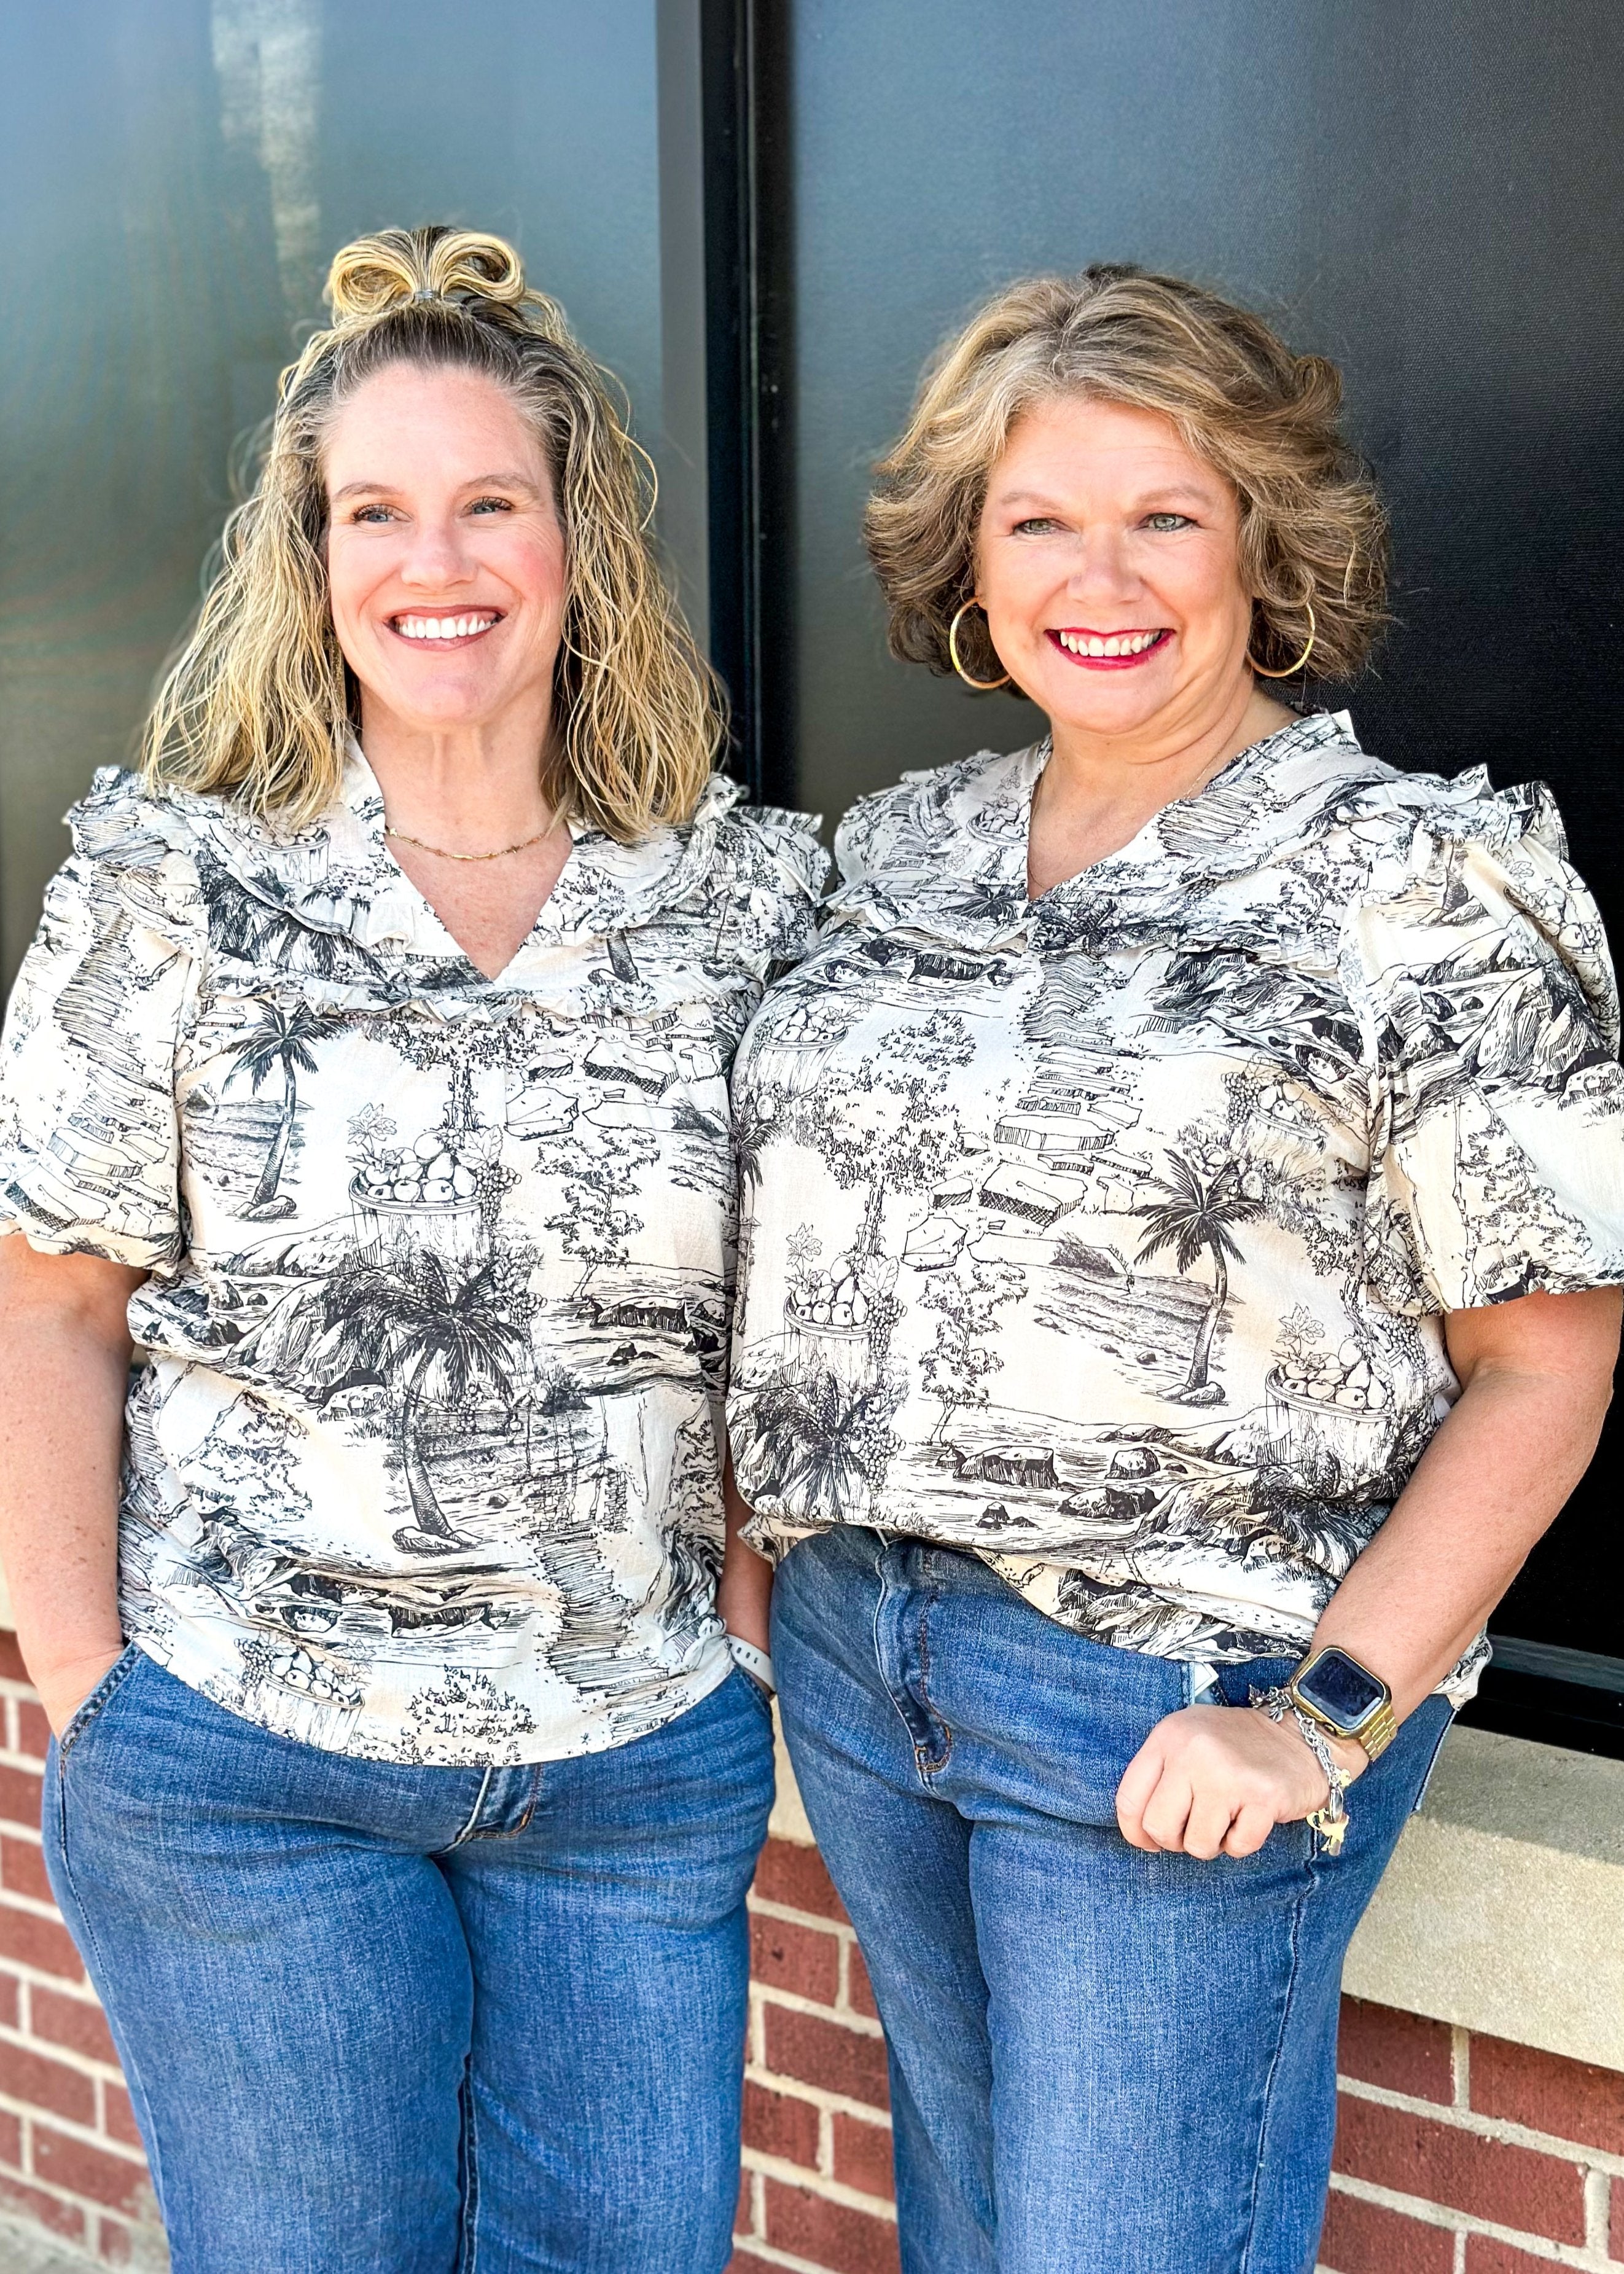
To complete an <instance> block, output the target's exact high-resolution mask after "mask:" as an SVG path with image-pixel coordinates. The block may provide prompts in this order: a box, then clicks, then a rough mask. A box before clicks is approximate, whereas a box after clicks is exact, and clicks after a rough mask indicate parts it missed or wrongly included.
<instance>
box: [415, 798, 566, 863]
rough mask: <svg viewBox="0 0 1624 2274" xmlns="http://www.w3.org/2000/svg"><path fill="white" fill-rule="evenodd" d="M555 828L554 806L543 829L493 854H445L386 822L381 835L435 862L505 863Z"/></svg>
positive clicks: (556, 815) (550, 833) (548, 834)
mask: <svg viewBox="0 0 1624 2274" xmlns="http://www.w3.org/2000/svg"><path fill="white" fill-rule="evenodd" d="M557 826H558V808H557V807H556V806H554V807H553V810H552V812H551V813H550V814H549V815H548V816H547V822H546V826H545V829H538V831H537V832H536V834H535V835H534V837H522V838H521V839H520V840H519V842H518V843H517V844H516V845H499V846H498V847H497V848H496V850H495V852H494V853H451V852H447V849H446V847H444V846H443V845H431V844H429V843H428V842H427V840H425V839H424V838H421V837H409V836H408V835H407V833H406V832H405V831H404V830H403V829H391V828H390V826H389V825H388V823H387V821H386V822H385V824H384V825H383V833H384V835H385V836H386V837H393V838H394V839H395V841H396V843H397V844H401V845H415V846H416V847H417V850H418V852H419V853H432V854H433V855H434V857H435V859H436V860H437V861H505V860H506V859H507V858H508V855H509V854H510V853H528V852H529V851H530V847H531V846H532V845H539V844H540V843H541V841H542V840H543V838H545V837H551V836H552V834H553V831H554V829H556V828H557Z"/></svg>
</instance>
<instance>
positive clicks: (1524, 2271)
mask: <svg viewBox="0 0 1624 2274" xmlns="http://www.w3.org/2000/svg"><path fill="white" fill-rule="evenodd" d="M1552 2266H1553V2261H1552V2260H1551V2259H1549V2258H1531V2257H1530V2255H1529V2254H1528V2252H1527V2251H1526V2250H1515V2249H1514V2248H1512V2246H1511V2244H1510V2243H1508V2242H1495V2241H1494V2240H1492V2238H1491V2237H1490V2236H1488V2235H1486V2234H1469V2235H1468V2236H1467V2238H1466V2274H1552Z"/></svg>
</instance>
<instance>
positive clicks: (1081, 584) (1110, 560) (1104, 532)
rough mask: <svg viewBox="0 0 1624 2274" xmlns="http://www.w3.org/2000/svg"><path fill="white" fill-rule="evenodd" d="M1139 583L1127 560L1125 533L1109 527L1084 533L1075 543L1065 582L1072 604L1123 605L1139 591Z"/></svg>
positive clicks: (1096, 528) (1098, 525) (1100, 527)
mask: <svg viewBox="0 0 1624 2274" xmlns="http://www.w3.org/2000/svg"><path fill="white" fill-rule="evenodd" d="M1138 590H1139V576H1138V575H1137V573H1136V572H1135V570H1134V568H1133V565H1132V561H1130V559H1129V556H1128V546H1127V540H1126V536H1125V533H1124V531H1122V530H1121V529H1117V528H1114V527H1112V526H1111V525H1110V524H1109V523H1099V524H1096V526H1095V527H1094V528H1093V529H1087V530H1085V531H1083V532H1082V534H1081V536H1080V537H1079V540H1078V546H1077V551H1076V553H1075V555H1074V557H1073V560H1072V563H1071V575H1070V576H1069V577H1068V578H1067V579H1066V591H1067V592H1068V594H1069V595H1070V596H1071V599H1073V600H1111V601H1117V602H1120V601H1123V600H1125V599H1130V598H1132V595H1133V594H1134V593H1135V592H1137V591H1138Z"/></svg>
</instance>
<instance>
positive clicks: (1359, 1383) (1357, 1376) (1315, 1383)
mask: <svg viewBox="0 0 1624 2274" xmlns="http://www.w3.org/2000/svg"><path fill="white" fill-rule="evenodd" d="M1274 1373H1275V1378H1276V1380H1277V1381H1278V1382H1279V1383H1280V1386H1281V1388H1282V1389H1284V1390H1288V1391H1289V1393H1290V1394H1291V1396H1292V1397H1305V1398H1307V1399H1308V1400H1309V1402H1310V1403H1311V1404H1315V1405H1340V1406H1342V1408H1343V1409H1344V1410H1345V1411H1346V1412H1350V1413H1365V1412H1372V1413H1379V1412H1380V1411H1381V1410H1382V1408H1383V1407H1384V1406H1385V1405H1386V1404H1387V1402H1388V1400H1387V1385H1386V1383H1385V1382H1378V1381H1377V1380H1376V1379H1375V1377H1374V1376H1373V1375H1372V1372H1371V1362H1370V1359H1369V1357H1368V1356H1367V1354H1366V1353H1365V1351H1364V1350H1363V1349H1362V1348H1361V1346H1360V1345H1359V1344H1357V1343H1356V1342H1353V1341H1349V1342H1345V1343H1344V1344H1342V1348H1341V1349H1340V1350H1339V1351H1337V1352H1336V1353H1335V1356H1333V1355H1332V1353H1331V1352H1329V1351H1308V1352H1304V1354H1303V1355H1302V1356H1301V1357H1300V1358H1287V1359H1282V1360H1281V1362H1280V1364H1279V1365H1278V1367H1276V1368H1275V1369H1274Z"/></svg>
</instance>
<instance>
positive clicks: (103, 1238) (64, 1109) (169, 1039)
mask: <svg viewBox="0 0 1624 2274" xmlns="http://www.w3.org/2000/svg"><path fill="white" fill-rule="evenodd" d="M67 818H68V825H69V828H70V829H71V832H72V836H73V850H72V853H71V855H70V857H69V859H68V861H67V862H65V863H64V866H63V867H62V868H61V869H60V870H58V871H57V873H56V876H55V877H53V878H52V880H51V883H50V885H49V887H48V889H47V892H46V895H45V907H44V914H43V915H42V917H41V922H40V928H39V930H38V932H37V934H36V935H35V937H34V945H32V947H30V949H29V950H28V953H27V954H26V956H25V958H24V960H23V964H22V968H21V969H20V971H19V974H18V979H17V984H16V986H15V988H14V990H12V995H11V1005H10V1008H9V1010H8V1012H7V1014H6V1020H5V1028H4V1036H3V1037H0V1231H6V1232H13V1231H20V1232H22V1233H23V1234H24V1235H25V1236H26V1238H27V1239H28V1240H29V1242H30V1244H31V1245H32V1246H34V1247H37V1248H40V1249H42V1250H44V1251H45V1252H47V1253H49V1254H64V1255H66V1254H74V1255H100V1256H104V1257H106V1258H107V1260H108V1261H109V1262H113V1263H123V1264H126V1265H128V1266H130V1267H131V1268H132V1269H136V1270H143V1271H153V1270H162V1269H164V1268H165V1267H168V1266H170V1265H172V1264H174V1263H175V1262H176V1261H178V1259H179V1256H180V1254H181V1249H182V1232H181V1212H180V1204H179V1197H178V1179H179V1164H180V1132H179V1121H178V1116H177V1107H176V1060H177V1052H178V1050H180V1048H181V1046H182V1042H183V1038H184V1035H185V1032H186V1030H187V1028H188V1027H189V1024H190V1022H191V1020H192V1014H193V1006H194V1004H195V999H196V990H197V980H198V972H199V961H200V945H201V939H202V934H203V917H202V906H201V900H200V896H199V889H198V877H197V870H196V866H195V864H194V862H192V858H191V856H190V855H189V854H188V853H187V851H186V849H185V833H184V824H182V823H181V822H180V820H179V817H178V816H177V815H176V814H175V813H173V812H172V811H171V810H169V809H167V808H166V807H165V806H164V805H163V804H162V802H159V801H155V800H153V799H151V798H148V797H146V796H144V795H143V794H141V792H140V790H139V786H138V785H137V784H136V782H135V781H134V779H133V778H132V777H131V776H130V775H128V774H123V773H120V772H117V770H116V769H114V768H112V767H105V768H103V769H102V771H101V772H99V773H98V774H97V776H96V779H95V782H94V786H93V788H92V790H91V794H89V796H88V797H86V799H85V800H84V801H83V802H82V803H81V804H79V805H77V806H75V808H74V809H73V810H72V811H71V813H70V814H69V816H68V817H67Z"/></svg>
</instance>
